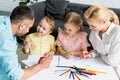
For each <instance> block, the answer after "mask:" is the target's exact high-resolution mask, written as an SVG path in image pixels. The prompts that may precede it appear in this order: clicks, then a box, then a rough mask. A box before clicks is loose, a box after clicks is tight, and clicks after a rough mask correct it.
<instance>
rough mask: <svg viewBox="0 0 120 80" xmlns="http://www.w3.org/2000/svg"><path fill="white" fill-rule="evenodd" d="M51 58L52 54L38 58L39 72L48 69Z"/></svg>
mask: <svg viewBox="0 0 120 80" xmlns="http://www.w3.org/2000/svg"><path fill="white" fill-rule="evenodd" d="M52 56H53V55H52V54H46V55H44V56H43V57H41V58H40V60H39V62H38V64H39V65H40V67H41V70H43V69H46V68H48V67H49V65H50V63H51V60H52Z"/></svg>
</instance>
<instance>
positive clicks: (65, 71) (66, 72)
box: [59, 69, 70, 76]
mask: <svg viewBox="0 0 120 80" xmlns="http://www.w3.org/2000/svg"><path fill="white" fill-rule="evenodd" d="M69 71H70V69H69V70H67V71H65V72H63V73H62V74H60V75H59V76H62V75H63V74H65V73H67V72H69Z"/></svg>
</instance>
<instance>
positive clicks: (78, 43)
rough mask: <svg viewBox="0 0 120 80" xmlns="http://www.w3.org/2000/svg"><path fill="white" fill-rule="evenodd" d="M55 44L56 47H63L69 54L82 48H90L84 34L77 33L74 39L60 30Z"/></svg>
mask: <svg viewBox="0 0 120 80" xmlns="http://www.w3.org/2000/svg"><path fill="white" fill-rule="evenodd" d="M56 43H57V46H64V47H65V48H66V49H67V50H68V51H70V52H75V51H80V50H81V49H82V48H86V47H88V46H90V45H89V43H88V41H87V33H86V32H83V31H82V32H79V33H78V34H77V36H76V37H74V38H71V37H69V36H68V35H67V34H66V32H65V31H64V30H62V29H59V31H58V37H57V40H56Z"/></svg>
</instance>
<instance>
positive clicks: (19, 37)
mask: <svg viewBox="0 0 120 80" xmlns="http://www.w3.org/2000/svg"><path fill="white" fill-rule="evenodd" d="M19 39H21V40H22V41H23V42H24V44H26V43H27V41H26V40H25V39H23V38H21V37H19Z"/></svg>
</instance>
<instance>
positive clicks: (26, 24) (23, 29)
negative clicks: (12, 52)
mask: <svg viewBox="0 0 120 80" xmlns="http://www.w3.org/2000/svg"><path fill="white" fill-rule="evenodd" d="M33 23H34V19H33V20H28V19H25V20H23V21H22V22H21V23H20V25H19V27H18V30H17V33H16V36H23V35H25V34H26V33H28V32H29V29H30V28H31V27H32V26H33Z"/></svg>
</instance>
